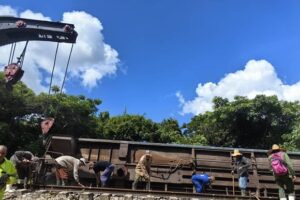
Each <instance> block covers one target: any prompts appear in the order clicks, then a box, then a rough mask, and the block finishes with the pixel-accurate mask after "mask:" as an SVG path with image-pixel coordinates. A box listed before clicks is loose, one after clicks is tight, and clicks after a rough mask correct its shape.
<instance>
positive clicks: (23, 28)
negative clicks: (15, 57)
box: [0, 16, 78, 46]
mask: <svg viewBox="0 0 300 200" xmlns="http://www.w3.org/2000/svg"><path fill="white" fill-rule="evenodd" d="M74 28H75V27H74V25H73V24H68V23H61V22H52V21H43V20H34V19H25V18H17V17H11V16H0V46H3V45H7V44H11V43H15V42H21V41H30V40H39V41H50V42H63V43H75V42H76V38H77V35H78V34H77V32H76V31H75V30H74Z"/></svg>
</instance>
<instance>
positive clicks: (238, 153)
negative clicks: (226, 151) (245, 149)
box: [231, 149, 242, 156]
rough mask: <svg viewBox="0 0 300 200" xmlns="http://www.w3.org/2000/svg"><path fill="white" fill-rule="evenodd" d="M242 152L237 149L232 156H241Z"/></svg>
mask: <svg viewBox="0 0 300 200" xmlns="http://www.w3.org/2000/svg"><path fill="white" fill-rule="evenodd" d="M241 155H242V154H241V153H240V151H239V150H238V149H235V150H234V151H233V154H231V156H241Z"/></svg>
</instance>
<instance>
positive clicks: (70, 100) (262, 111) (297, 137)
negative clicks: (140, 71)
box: [0, 73, 300, 153]
mask: <svg viewBox="0 0 300 200" xmlns="http://www.w3.org/2000/svg"><path fill="white" fill-rule="evenodd" d="M4 85H5V84H4V79H3V74H2V73H0V144H5V145H7V146H8V147H9V149H10V152H13V151H15V150H21V149H23V150H25V149H26V150H30V151H32V152H34V153H41V152H42V146H41V129H40V122H41V116H44V117H54V118H55V127H54V128H53V129H52V130H51V133H52V134H53V133H58V134H65V135H73V136H76V137H89V138H106V139H116V140H131V141H145V142H160V143H180V144H201V145H213V146H227V147H243V148H262V149H268V148H269V147H270V146H271V145H272V144H273V143H279V144H282V145H285V147H286V148H288V149H290V150H299V149H300V124H299V119H300V118H299V116H300V104H299V102H286V101H279V100H278V98H277V97H276V96H269V97H267V96H264V95H259V96H256V98H254V99H248V98H246V97H240V96H237V97H236V98H235V100H234V101H231V102H230V101H228V100H227V99H224V98H220V97H216V98H215V99H214V110H213V111H211V112H206V113H204V114H200V115H197V116H194V117H193V118H192V119H191V121H190V122H189V123H186V124H184V125H182V127H180V126H179V124H178V122H177V120H176V119H172V118H169V119H164V120H163V121H162V122H160V123H157V122H153V121H152V120H151V119H147V118H145V116H142V115H132V114H128V113H123V114H121V115H119V116H113V117H112V116H110V114H109V112H108V111H102V112H100V111H99V108H100V110H101V100H98V99H89V98H86V97H84V96H72V95H67V94H60V93H58V92H57V91H59V88H57V87H53V92H54V94H52V95H48V94H45V93H41V94H39V95H36V94H35V93H34V92H33V91H32V90H31V89H29V88H28V87H27V86H26V85H24V84H23V83H18V84H17V85H15V87H14V90H13V91H12V92H8V91H6V89H5V86H4ZM55 92H56V93H55Z"/></svg>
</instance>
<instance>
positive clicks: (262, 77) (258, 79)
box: [176, 60, 300, 115]
mask: <svg viewBox="0 0 300 200" xmlns="http://www.w3.org/2000/svg"><path fill="white" fill-rule="evenodd" d="M299 91H300V82H298V83H296V84H294V85H285V84H283V83H282V81H281V80H280V79H279V78H278V76H277V74H276V71H275V68H274V67H273V66H272V65H271V64H270V63H269V62H268V61H266V60H250V61H249V62H248V63H247V64H246V66H245V68H244V69H243V70H239V71H236V72H234V73H230V74H227V75H225V77H224V78H222V79H221V80H220V81H219V82H218V83H212V82H208V83H205V84H201V83H199V84H198V87H197V88H196V94H197V96H196V97H195V99H193V100H188V101H186V100H185V99H184V97H183V95H182V94H181V93H180V92H177V94H176V95H177V97H178V100H179V102H180V105H181V106H182V111H181V113H182V114H187V113H191V114H194V115H197V114H200V113H204V112H206V111H211V110H212V107H213V104H212V99H213V98H214V97H216V96H220V97H223V98H228V99H229V100H233V99H234V97H235V96H237V95H239V96H246V97H248V98H254V97H255V96H256V95H258V94H265V95H267V96H270V95H277V96H278V98H279V99H281V100H287V101H295V100H300V93H299Z"/></svg>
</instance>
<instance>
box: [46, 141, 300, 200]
mask: <svg viewBox="0 0 300 200" xmlns="http://www.w3.org/2000/svg"><path fill="white" fill-rule="evenodd" d="M146 150H150V151H151V154H152V156H153V157H152V158H153V161H152V166H151V190H164V191H181V192H194V189H193V185H192V183H191V174H192V170H193V169H196V170H197V171H198V172H206V173H208V174H209V175H213V176H215V177H216V181H215V182H214V183H213V184H212V188H207V189H206V193H214V194H223V195H239V194H240V191H239V189H238V179H237V176H236V175H234V176H233V175H232V174H231V170H232V164H233V161H232V157H231V153H232V152H233V148H217V147H207V146H195V145H177V144H160V143H145V142H132V141H117V140H105V139H88V138H78V139H74V138H73V137H66V136H52V138H51V140H50V142H49V145H48V146H47V149H46V152H45V162H43V165H42V166H41V169H40V174H41V173H45V174H48V176H53V164H54V159H55V158H56V157H58V156H60V155H72V156H74V157H78V158H79V157H84V158H85V159H86V160H88V161H89V162H96V161H99V160H104V161H108V162H111V163H113V164H115V165H116V166H117V167H116V169H115V173H114V175H113V176H112V179H111V181H110V187H121V188H131V183H132V182H133V180H134V175H135V172H134V170H135V166H136V164H137V162H138V161H139V159H140V157H141V156H142V155H143V154H144V153H145V152H146ZM240 150H241V152H242V153H243V154H244V156H246V157H248V158H250V159H251V162H252V167H251V168H250V176H249V195H255V196H257V197H259V196H262V197H276V196H277V192H278V191H277V187H276V184H275V180H274V177H273V175H272V172H271V171H270V167H269V163H268V160H267V151H266V150H257V149H240ZM289 156H290V158H291V160H292V163H293V166H294V169H295V171H296V176H297V177H299V175H300V153H297V152H289ZM51 169H52V170H51ZM79 173H80V174H79V175H80V177H81V179H82V180H83V182H84V183H85V184H86V185H88V186H95V178H94V174H93V171H92V170H89V169H88V167H86V168H83V169H82V170H81V171H80V172H79ZM48 176H44V177H48ZM49 180H50V178H48V179H47V180H44V181H46V183H47V181H48V183H50V181H49ZM295 189H296V195H297V196H299V195H300V193H299V192H298V191H299V189H300V182H299V180H298V181H296V183H295Z"/></svg>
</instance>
